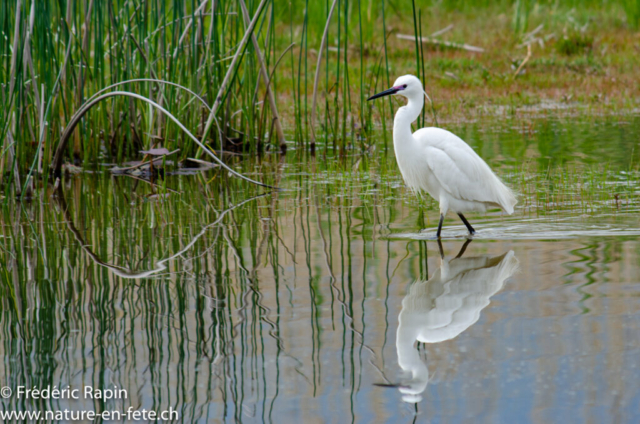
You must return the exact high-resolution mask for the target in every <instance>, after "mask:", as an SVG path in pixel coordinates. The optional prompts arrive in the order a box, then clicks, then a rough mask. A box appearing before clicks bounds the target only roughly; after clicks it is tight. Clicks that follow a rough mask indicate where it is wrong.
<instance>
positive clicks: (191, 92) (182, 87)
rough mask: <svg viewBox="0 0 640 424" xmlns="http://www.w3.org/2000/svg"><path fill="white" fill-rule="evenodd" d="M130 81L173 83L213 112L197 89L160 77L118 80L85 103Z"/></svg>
mask: <svg viewBox="0 0 640 424" xmlns="http://www.w3.org/2000/svg"><path fill="white" fill-rule="evenodd" d="M130 82H155V83H158V84H167V85H172V86H174V87H177V88H180V89H182V90H184V91H186V92H187V93H189V94H191V95H192V96H193V97H195V98H196V99H198V100H200V102H201V103H202V104H203V105H204V107H206V108H207V110H208V111H209V112H211V106H209V104H208V103H207V101H206V100H205V99H203V98H202V97H201V96H200V95H199V94H198V93H196V92H195V91H193V90H191V89H189V88H187V87H185V86H183V85H180V84H176V83H175V82H171V81H165V80H159V79H154V78H134V79H130V80H126V81H120V82H117V83H115V84H111V85H109V86H107V87H105V88H103V89H102V90H100V91H98V92H96V93H95V94H94V95H93V96H91V97H89V98H88V99H87V101H86V102H85V103H89V102H90V101H91V100H93V99H94V98H96V97H98V96H99V95H100V94H102V93H104V92H105V91H107V90H109V89H111V88H113V87H117V86H119V85H124V84H128V83H130Z"/></svg>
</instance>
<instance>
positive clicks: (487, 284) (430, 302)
mask: <svg viewBox="0 0 640 424" xmlns="http://www.w3.org/2000/svg"><path fill="white" fill-rule="evenodd" d="M467 244H468V243H466V244H465V245H464V246H463V248H462V250H461V251H460V254H458V256H457V257H456V258H455V259H453V260H451V261H448V260H446V259H444V257H443V259H442V264H441V266H440V268H439V269H438V270H437V271H436V272H435V273H434V274H433V276H432V277H431V278H430V279H429V280H427V281H416V282H414V283H413V284H412V285H411V286H410V287H409V292H408V293H407V295H406V296H405V298H404V300H403V301H402V311H401V312H400V316H399V318H398V320H399V325H398V333H397V335H396V348H397V350H398V364H399V365H400V367H401V368H402V369H403V370H404V371H405V372H407V373H409V374H410V378H409V379H408V380H405V381H403V382H402V384H401V385H400V392H401V393H402V394H403V397H402V398H403V400H404V401H405V402H412V403H415V402H418V401H420V399H421V396H420V394H421V393H422V392H423V391H424V390H425V389H426V387H427V383H428V382H429V370H428V369H427V365H426V364H425V363H424V362H423V361H422V359H421V358H420V355H419V353H418V349H417V348H416V347H415V342H416V341H418V342H422V343H439V342H442V341H445V340H450V339H453V338H454V337H457V336H458V335H459V334H460V333H462V332H463V331H464V330H466V329H467V328H469V327H471V326H472V325H473V324H474V323H475V322H477V321H478V319H479V318H480V312H481V311H482V310H483V309H484V308H485V307H486V306H487V305H488V304H489V299H490V298H491V296H493V295H494V294H496V293H497V292H498V291H500V289H502V286H503V284H504V281H505V280H506V279H507V278H509V277H510V276H511V275H512V274H513V273H514V272H515V270H516V268H517V266H518V260H517V259H516V257H515V255H514V253H513V251H509V252H507V253H505V254H503V255H501V256H497V257H493V258H492V257H488V256H477V257H470V258H462V257H461V256H462V254H463V253H464V250H465V248H466V246H467ZM440 249H441V252H442V247H441V246H440Z"/></svg>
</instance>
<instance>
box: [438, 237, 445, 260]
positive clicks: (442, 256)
mask: <svg viewBox="0 0 640 424" xmlns="http://www.w3.org/2000/svg"><path fill="white" fill-rule="evenodd" d="M438 250H440V258H441V259H444V249H443V248H442V241H440V239H438Z"/></svg>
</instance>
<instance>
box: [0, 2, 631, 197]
mask: <svg viewBox="0 0 640 424" xmlns="http://www.w3.org/2000/svg"><path fill="white" fill-rule="evenodd" d="M243 6H245V7H246V13H244V10H243ZM331 11H333V12H331ZM330 14H331V19H330V20H328V17H329V15H330ZM639 16H640V1H638V0H635V1H634V0H619V1H614V2H604V1H588V2H571V1H569V2H545V1H539V2H536V1H524V0H522V1H520V0H518V1H515V2H513V1H498V2H465V1H457V2H446V4H445V3H444V2H431V1H415V2H398V1H385V2H377V1H374V0H360V1H357V0H339V1H338V0H336V1H335V6H334V2H333V1H325V2H309V1H302V0H296V1H293V2H280V1H275V0H269V1H267V0H265V1H257V0H254V1H246V2H245V1H240V0H238V1H232V0H220V1H215V2H214V1H209V0H205V1H201V2H197V1H188V2H182V1H169V0H149V1H128V0H117V1H113V2H105V1H101V0H86V1H81V2H65V1H59V2H55V3H54V2H38V1H28V0H17V1H16V2H3V3H2V5H0V31H1V32H2V34H0V35H1V36H2V40H3V42H2V43H0V81H2V83H3V84H2V87H1V96H0V102H1V105H0V106H1V107H0V131H1V133H0V136H1V137H2V146H3V150H2V151H3V155H2V160H1V161H0V177H1V178H2V184H3V185H4V187H5V188H6V189H10V188H12V187H13V188H14V189H15V190H16V191H18V192H20V191H22V189H23V188H24V187H25V186H26V184H27V182H26V181H28V178H25V177H26V176H27V175H36V174H40V173H41V174H44V173H46V171H47V169H48V168H49V165H50V164H51V162H52V159H53V156H54V153H55V150H56V147H57V146H58V143H59V141H60V139H61V138H63V136H64V135H65V128H67V127H68V126H69V123H70V122H71V123H73V122H74V114H75V113H76V112H77V111H78V110H80V109H81V107H82V105H84V104H86V103H87V101H88V100H89V99H90V98H91V96H93V95H94V94H95V93H98V92H99V91H101V90H103V89H105V88H107V87H109V86H111V85H114V84H119V83H123V82H125V81H130V80H133V79H135V80H138V81H136V82H130V83H126V84H122V85H118V86H114V87H113V88H111V89H110V90H107V92H110V91H120V92H122V93H121V94H116V95H111V96H112V97H108V98H105V99H104V100H102V101H99V102H97V103H96V104H95V106H93V107H91V108H90V109H89V110H88V112H87V114H86V115H84V116H83V118H82V119H78V120H77V122H78V123H79V125H78V128H76V129H75V131H73V132H71V131H67V133H66V134H68V135H69V143H68V144H67V146H66V147H65V149H63V151H62V152H61V157H62V159H63V160H64V161H75V162H76V163H78V164H84V165H85V166H88V165H92V164H96V163H99V162H121V161H123V160H125V159H126V158H129V157H140V154H139V153H138V152H139V151H140V150H143V149H148V148H151V147H166V148H167V149H168V150H170V151H173V150H175V149H180V151H179V153H178V154H177V155H178V156H179V158H178V159H180V160H182V159H185V158H187V157H193V156H199V155H201V154H202V149H201V148H200V147H199V146H198V143H197V142H196V141H194V139H197V140H201V141H202V142H203V143H205V144H206V145H207V146H209V148H210V149H216V150H218V149H224V150H231V149H233V150H250V151H254V152H257V151H263V150H269V149H271V150H282V149H283V148H284V147H285V146H287V145H288V146H290V147H292V146H295V147H298V148H300V149H302V148H305V149H308V148H311V147H312V146H315V143H316V141H317V142H318V143H320V144H322V145H324V146H325V147H328V148H329V149H332V148H336V149H342V150H343V149H349V148H358V149H361V148H367V146H368V138H369V136H370V134H371V131H372V130H373V129H374V128H378V127H379V126H380V125H382V128H383V129H386V127H387V126H388V124H389V122H390V119H391V118H392V112H393V110H394V107H395V106H394V105H393V104H392V103H391V102H392V100H385V102H384V103H383V102H382V101H380V102H378V103H377V104H375V105H372V104H369V103H367V102H366V98H367V97H368V96H369V95H370V94H372V93H374V92H376V91H377V90H380V89H383V88H386V87H387V86H388V85H390V84H391V83H392V82H393V80H394V79H395V77H396V76H398V75H401V74H405V73H413V74H417V75H419V76H420V77H421V78H422V79H423V81H425V82H426V86H427V90H428V92H429V93H430V95H431V97H432V98H433V99H434V102H435V114H436V116H437V117H438V121H439V123H440V124H442V123H445V122H447V121H450V120H460V119H469V118H474V117H477V116H482V115H484V114H491V115H495V114H510V115H514V114H516V115H517V114H520V113H545V112H546V111H548V110H551V111H553V113H557V110H558V109H561V110H565V111H568V112H567V113H573V112H574V111H577V113H585V111H586V113H602V112H619V111H629V110H634V109H636V108H637V107H638V103H639V101H640V100H639V99H640V95H639V94H640V92H639V91H640V85H638V83H637V77H636V74H637V72H636V70H637V68H638V64H639V63H638V62H639V60H638V52H639V51H640V36H639V33H638V31H637V27H638V17H639ZM327 22H328V24H327ZM325 28H326V29H327V37H326V42H325V43H324V44H323V43H322V40H323V34H324V32H325ZM416 36H417V37H423V38H424V42H417V41H416V40H415V37H416ZM321 46H322V48H321ZM319 55H320V57H319ZM317 63H320V67H319V68H318V67H317ZM316 71H317V72H318V73H317V89H315V90H314V82H315V78H316ZM140 79H145V80H146V81H139V80H140ZM150 80H153V81H150ZM159 81H165V82H169V83H171V84H173V85H170V84H168V83H164V82H159ZM267 87H268V88H267ZM131 93H134V94H137V95H139V96H142V97H144V98H145V99H142V100H140V99H134V98H132V97H127V95H129V94H131ZM314 93H316V96H314ZM314 97H315V98H316V108H315V110H316V113H315V116H314V114H313V110H314V108H313V102H314ZM150 102H153V103H150ZM158 106H160V107H163V108H166V109H167V110H168V111H169V112H171V113H172V114H173V116H174V117H175V119H176V121H179V122H180V123H182V125H183V126H184V128H185V129H187V130H188V131H190V132H191V133H192V134H193V137H190V136H188V135H187V134H186V133H185V132H184V131H183V130H182V129H180V128H179V127H178V126H177V125H175V124H174V123H172V122H171V120H170V119H169V118H168V117H167V115H165V114H164V113H160V112H159V109H158ZM76 117H78V118H79V116H76ZM420 121H421V122H419V123H418V125H422V124H423V122H424V123H427V124H428V123H430V122H432V117H431V115H430V114H428V113H426V111H425V115H424V117H423V118H422V119H421V120H420ZM314 122H315V125H314ZM314 129H315V131H314Z"/></svg>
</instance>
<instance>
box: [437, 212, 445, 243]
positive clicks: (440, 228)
mask: <svg viewBox="0 0 640 424" xmlns="http://www.w3.org/2000/svg"><path fill="white" fill-rule="evenodd" d="M443 221H444V215H442V214H440V223H439V224H438V234H436V236H437V237H438V240H440V233H441V232H442V222H443Z"/></svg>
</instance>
